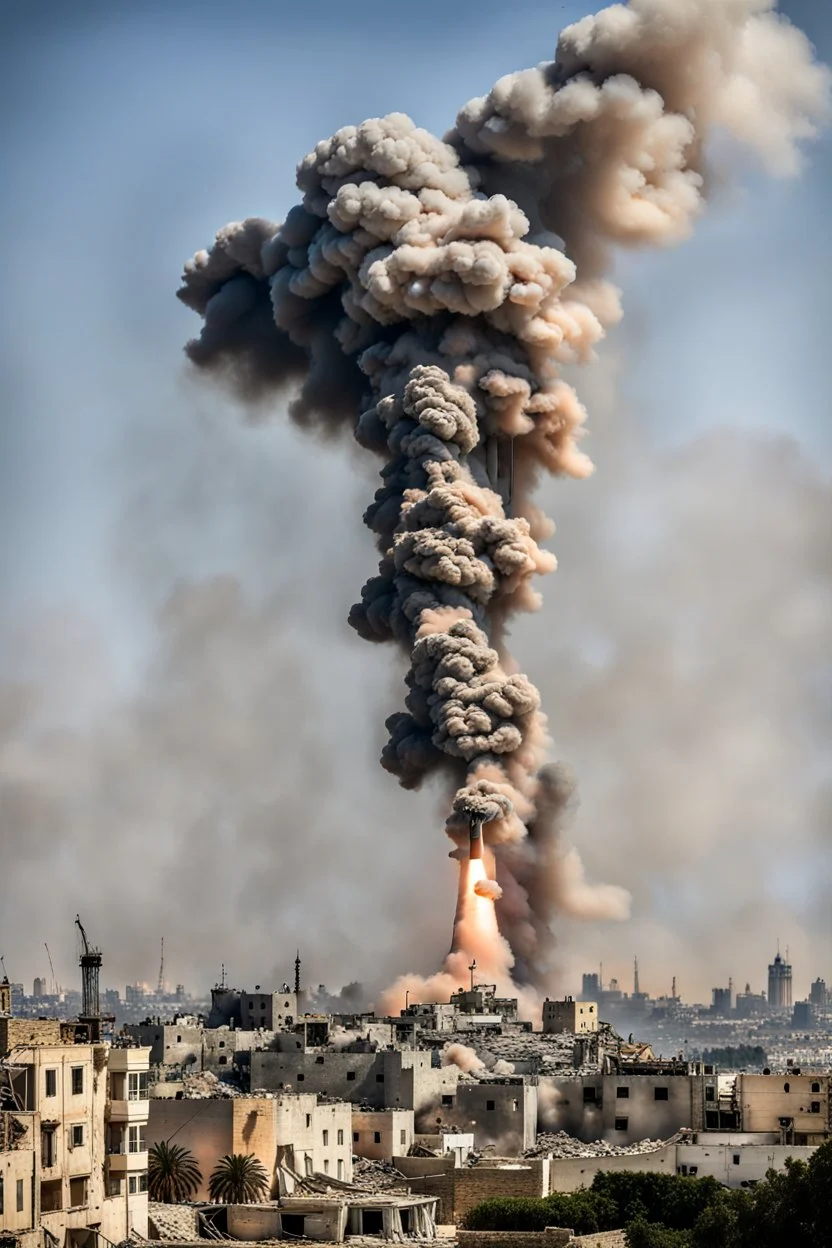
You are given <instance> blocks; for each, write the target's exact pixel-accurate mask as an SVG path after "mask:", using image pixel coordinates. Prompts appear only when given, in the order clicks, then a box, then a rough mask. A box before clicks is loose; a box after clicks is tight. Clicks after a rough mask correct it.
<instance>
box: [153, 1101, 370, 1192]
mask: <svg viewBox="0 0 832 1248" xmlns="http://www.w3.org/2000/svg"><path fill="white" fill-rule="evenodd" d="M174 1135H175V1136H176V1143H177V1144H180V1145H182V1146H183V1147H184V1148H187V1149H190V1151H191V1152H192V1153H193V1154H194V1157H195V1159H196V1162H197V1164H198V1166H199V1168H200V1171H201V1173H202V1183H201V1184H200V1187H199V1189H198V1191H197V1198H198V1199H207V1197H208V1182H209V1179H210V1177H211V1173H212V1171H213V1170H214V1167H215V1166H216V1165H217V1162H218V1161H219V1160H220V1158H221V1157H224V1156H226V1155H227V1154H229V1153H246V1154H248V1153H253V1154H254V1156H255V1157H257V1159H258V1161H260V1162H261V1164H262V1165H263V1167H264V1168H265V1171H266V1174H267V1175H268V1176H269V1181H270V1184H271V1194H272V1195H275V1196H276V1195H279V1194H280V1193H282V1192H286V1191H291V1190H293V1187H294V1182H295V1176H301V1177H302V1176H305V1175H311V1174H322V1175H330V1176H331V1177H332V1178H334V1179H340V1180H341V1181H342V1182H345V1183H350V1182H352V1155H353V1141H352V1118H351V1106H350V1105H348V1104H346V1103H345V1102H343V1101H341V1102H336V1103H334V1104H322V1103H320V1102H319V1101H318V1098H317V1097H316V1096H315V1095H313V1094H303V1095H295V1094H289V1093H287V1094H285V1095H283V1096H279V1097H268V1098H267V1097H256V1096H241V1097H233V1098H219V1097H217V1098H212V1099H205V1100H198V1101H194V1100H181V1101H176V1100H167V1099H164V1100H162V1099H156V1098H154V1099H153V1100H151V1102H150V1121H149V1123H148V1128H147V1136H148V1141H149V1143H150V1144H151V1145H153V1144H155V1143H157V1142H158V1141H161V1140H168V1139H171V1138H172V1137H173V1136H174Z"/></svg>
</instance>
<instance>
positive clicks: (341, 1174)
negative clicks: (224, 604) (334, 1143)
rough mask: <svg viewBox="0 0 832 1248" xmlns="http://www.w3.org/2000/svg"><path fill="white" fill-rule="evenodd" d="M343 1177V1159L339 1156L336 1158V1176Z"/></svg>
mask: <svg viewBox="0 0 832 1248" xmlns="http://www.w3.org/2000/svg"><path fill="white" fill-rule="evenodd" d="M343 1177H344V1163H343V1161H341V1160H340V1158H339V1160H338V1178H339V1179H343Z"/></svg>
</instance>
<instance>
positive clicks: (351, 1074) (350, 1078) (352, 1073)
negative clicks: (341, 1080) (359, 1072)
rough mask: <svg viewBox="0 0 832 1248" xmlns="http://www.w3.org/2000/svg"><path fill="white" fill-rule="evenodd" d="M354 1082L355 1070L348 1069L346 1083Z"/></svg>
mask: <svg viewBox="0 0 832 1248" xmlns="http://www.w3.org/2000/svg"><path fill="white" fill-rule="evenodd" d="M354 1082H355V1071H354V1070H348V1071H347V1083H354Z"/></svg>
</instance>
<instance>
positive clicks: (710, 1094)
mask: <svg viewBox="0 0 832 1248" xmlns="http://www.w3.org/2000/svg"><path fill="white" fill-rule="evenodd" d="M705 1100H706V1101H715V1100H716V1088H715V1087H714V1086H713V1084H712V1083H710V1084H708V1086H707V1088H706V1089H705Z"/></svg>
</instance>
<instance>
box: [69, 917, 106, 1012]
mask: <svg viewBox="0 0 832 1248" xmlns="http://www.w3.org/2000/svg"><path fill="white" fill-rule="evenodd" d="M75 926H76V927H77V928H78V931H79V932H80V933H81V940H82V942H83V946H84V950H83V953H82V954H81V958H80V963H81V1001H82V1005H81V1017H82V1018H83V1019H85V1020H86V1019H98V1020H100V1019H101V1005H100V1002H99V995H98V981H99V975H100V972H101V950H100V949H94V948H93V947H92V945H91V944H90V942H89V941H88V940H87V933H86V932H85V931H84V927H83V924H82V923H81V916H80V915H78V914H76V916H75Z"/></svg>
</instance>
